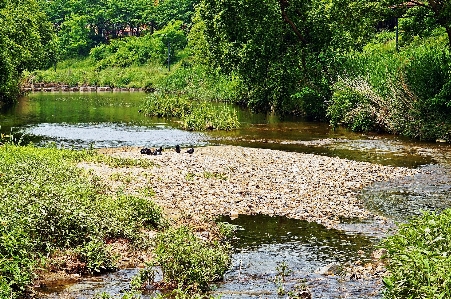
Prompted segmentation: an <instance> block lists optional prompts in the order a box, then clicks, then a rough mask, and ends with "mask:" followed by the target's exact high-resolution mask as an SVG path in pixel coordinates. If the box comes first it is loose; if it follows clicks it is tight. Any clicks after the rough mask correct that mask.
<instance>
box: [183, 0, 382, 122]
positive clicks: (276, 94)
mask: <svg viewBox="0 0 451 299" xmlns="http://www.w3.org/2000/svg"><path fill="white" fill-rule="evenodd" d="M345 7H346V9H343V8H345ZM379 10H380V6H379V5H378V4H377V1H369V2H367V1H352V0H343V1H320V0H309V1H290V2H289V4H288V2H286V1H257V0H253V1H243V0H233V1H226V2H224V1H215V0H203V1H201V2H200V4H199V5H198V6H197V8H196V15H195V17H194V19H193V20H194V21H195V23H194V25H193V30H192V32H191V34H190V37H189V40H190V45H191V46H192V48H193V50H194V51H195V55H196V58H197V60H198V61H200V62H202V63H205V64H206V65H209V66H211V67H212V68H214V69H216V70H220V71H221V72H222V73H224V74H227V75H237V76H238V78H239V80H240V81H241V82H242V84H243V90H245V91H246V93H245V94H243V96H244V97H243V99H242V100H243V102H245V103H246V104H247V105H248V106H249V107H251V108H252V109H253V110H256V111H259V110H264V111H267V110H275V111H278V112H281V113H293V112H294V113H302V114H305V115H307V116H308V117H310V118H312V119H321V118H323V117H324V116H325V115H324V114H325V101H327V100H329V98H330V95H331V92H330V86H331V84H332V82H334V80H335V78H336V69H337V68H339V67H340V63H339V61H337V60H339V59H337V57H340V56H341V55H342V52H343V51H346V50H348V49H349V48H350V47H357V48H358V47H361V46H362V45H364V43H365V42H366V41H367V40H368V37H369V36H370V35H371V32H372V31H373V29H372V28H373V27H372V25H373V24H374V22H375V20H376V19H377V16H378V11H379Z"/></svg>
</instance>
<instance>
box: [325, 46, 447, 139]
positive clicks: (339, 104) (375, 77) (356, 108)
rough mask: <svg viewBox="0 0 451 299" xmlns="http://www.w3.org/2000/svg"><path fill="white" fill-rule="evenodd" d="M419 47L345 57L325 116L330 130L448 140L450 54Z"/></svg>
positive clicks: (374, 49) (368, 50) (368, 49)
mask: <svg viewBox="0 0 451 299" xmlns="http://www.w3.org/2000/svg"><path fill="white" fill-rule="evenodd" d="M423 42H424V44H423V45H416V44H413V45H411V46H406V47H405V48H404V49H403V50H402V51H400V52H399V53H398V52H395V51H393V49H392V48H391V47H387V46H386V45H385V44H377V43H376V44H369V45H367V46H366V47H365V49H364V51H362V52H352V53H350V54H349V55H348V60H347V61H346V62H345V63H344V65H345V68H344V71H343V72H344V74H345V75H343V77H341V78H339V80H338V81H337V82H336V83H335V84H334V93H333V96H332V101H331V104H330V105H329V107H328V110H327V113H328V116H329V117H330V121H331V124H332V125H334V126H335V125H337V124H343V125H345V126H346V127H349V128H351V129H352V130H354V131H374V130H377V131H385V132H388V133H394V134H401V135H404V136H408V137H411V138H418V139H422V140H436V139H446V140H451V118H450V115H451V97H450V95H451V91H450V90H451V89H450V88H451V84H450V83H449V82H450V76H451V75H450V74H451V73H450V69H451V63H450V62H451V54H450V53H449V50H447V48H446V46H443V45H441V44H437V43H433V42H431V43H429V40H426V41H423ZM389 44H390V45H391V43H389Z"/></svg>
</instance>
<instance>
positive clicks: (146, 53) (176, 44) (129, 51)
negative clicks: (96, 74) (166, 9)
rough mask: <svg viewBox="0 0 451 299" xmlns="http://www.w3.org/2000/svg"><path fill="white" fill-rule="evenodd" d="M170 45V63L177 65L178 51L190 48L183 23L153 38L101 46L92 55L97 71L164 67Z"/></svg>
mask: <svg viewBox="0 0 451 299" xmlns="http://www.w3.org/2000/svg"><path fill="white" fill-rule="evenodd" d="M168 44H170V49H171V61H172V62H175V61H177V59H178V53H179V51H180V50H182V49H184V48H185V46H186V44H187V40H186V35H185V33H184V32H183V30H182V29H181V22H180V21H176V22H172V23H169V24H168V25H167V26H166V27H163V28H162V29H161V30H159V31H155V32H154V33H153V34H147V35H145V36H142V37H127V38H123V39H116V40H112V41H111V42H110V43H109V44H108V45H106V44H101V45H99V46H97V47H95V48H93V49H92V50H91V53H90V54H91V57H92V58H93V59H94V61H95V62H96V64H97V65H96V69H97V70H101V69H104V68H106V67H128V66H132V65H143V64H147V63H149V62H151V61H153V62H159V63H164V62H165V61H167V47H168Z"/></svg>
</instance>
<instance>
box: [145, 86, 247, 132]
mask: <svg viewBox="0 0 451 299" xmlns="http://www.w3.org/2000/svg"><path fill="white" fill-rule="evenodd" d="M143 112H144V113H145V114H146V115H151V116H158V117H167V118H169V117H177V118H180V121H181V126H182V128H184V129H186V130H196V131H205V130H232V129H235V128H238V127H239V125H240V123H239V121H238V116H237V113H236V111H235V110H232V109H229V108H228V107H224V106H218V107H215V106H214V105H213V104H212V103H208V102H203V101H199V102H198V101H193V100H189V99H188V98H187V97H186V96H185V97H184V96H177V95H172V94H163V95H160V94H152V95H150V96H148V97H147V98H146V101H145V103H144V106H143Z"/></svg>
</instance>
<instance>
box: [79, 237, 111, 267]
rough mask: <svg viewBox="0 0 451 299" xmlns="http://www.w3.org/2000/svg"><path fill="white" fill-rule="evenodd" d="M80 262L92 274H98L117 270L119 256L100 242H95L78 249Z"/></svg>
mask: <svg viewBox="0 0 451 299" xmlns="http://www.w3.org/2000/svg"><path fill="white" fill-rule="evenodd" d="M76 253H77V254H78V256H79V257H78V259H79V260H80V262H82V263H85V264H86V269H87V270H88V271H89V273H91V274H98V273H102V272H106V271H111V270H115V269H116V262H117V256H115V255H113V254H112V253H111V251H110V248H109V247H107V246H105V243H103V241H100V240H93V241H90V242H88V243H86V244H83V246H80V247H79V248H77V250H76Z"/></svg>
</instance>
